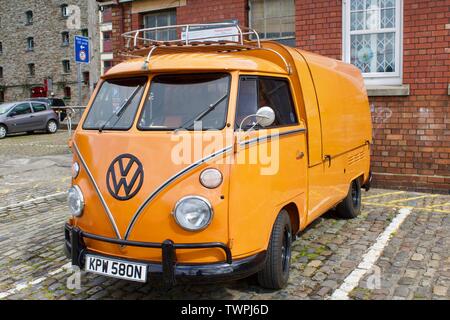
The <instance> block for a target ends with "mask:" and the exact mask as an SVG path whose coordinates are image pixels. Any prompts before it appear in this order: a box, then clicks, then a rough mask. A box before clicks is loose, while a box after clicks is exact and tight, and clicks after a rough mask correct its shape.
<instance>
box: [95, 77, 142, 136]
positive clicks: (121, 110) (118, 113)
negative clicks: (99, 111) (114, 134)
mask: <svg viewBox="0 0 450 320" xmlns="http://www.w3.org/2000/svg"><path fill="white" fill-rule="evenodd" d="M140 89H141V85H138V86H137V87H136V89H134V91H133V92H132V93H131V95H130V96H129V97H128V98H127V99H126V100H125V101H124V102H123V103H122V105H121V106H120V107H119V109H117V111H116V112H113V114H112V115H111V116H110V117H109V118H108V120H106V122H105V123H104V124H102V125H101V126H100V128H98V132H102V131H103V129H105V127H106V125H107V124H108V123H109V122H110V121H111V119H112V118H113V117H114V116H116V117H117V120H116V121H115V122H114V124H113V125H112V126H111V128H114V126H115V125H116V123H117V122H118V121H119V120H120V118H121V117H122V115H123V114H124V113H125V110H126V109H127V108H128V106H129V105H130V102H131V101H133V99H134V97H135V95H136V93H137V92H138V91H139V90H140Z"/></svg>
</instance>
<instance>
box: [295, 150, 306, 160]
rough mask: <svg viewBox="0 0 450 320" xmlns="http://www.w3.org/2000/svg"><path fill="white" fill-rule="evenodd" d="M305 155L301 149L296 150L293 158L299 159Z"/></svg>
mask: <svg viewBox="0 0 450 320" xmlns="http://www.w3.org/2000/svg"><path fill="white" fill-rule="evenodd" d="M304 156H305V153H304V152H303V151H297V154H296V155H295V159H297V160H300V159H303V157H304Z"/></svg>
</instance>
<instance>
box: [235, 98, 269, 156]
mask: <svg viewBox="0 0 450 320" xmlns="http://www.w3.org/2000/svg"><path fill="white" fill-rule="evenodd" d="M250 117H256V121H255V122H254V123H253V124H252V127H251V128H250V129H248V130H247V131H245V132H244V135H243V136H241V135H240V133H241V132H242V125H243V124H244V122H245V121H246V120H247V119H248V118H250ZM274 121H275V111H273V109H272V108H271V107H268V106H264V107H261V108H259V109H258V111H256V113H255V114H250V115H248V116H246V117H245V118H244V119H242V121H241V123H240V124H239V131H238V136H237V141H236V142H237V146H239V145H240V143H241V140H242V139H243V138H244V137H245V134H247V133H249V132H251V131H252V130H253V128H255V127H256V126H257V125H258V124H259V125H260V126H262V127H264V128H265V127H268V126H270V125H271V124H272V123H273V122H274ZM235 150H236V151H235V152H237V150H238V149H235Z"/></svg>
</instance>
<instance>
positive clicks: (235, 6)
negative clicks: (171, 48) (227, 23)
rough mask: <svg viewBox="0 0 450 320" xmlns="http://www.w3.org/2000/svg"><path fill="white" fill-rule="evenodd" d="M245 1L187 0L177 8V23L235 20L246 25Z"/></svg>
mask: <svg viewBox="0 0 450 320" xmlns="http://www.w3.org/2000/svg"><path fill="white" fill-rule="evenodd" d="M246 7H247V1H246V0H187V3H186V6H183V7H179V8H177V23H178V24H185V23H207V22H220V21H223V20H231V19H237V20H239V24H241V25H247V20H248V18H247V9H246Z"/></svg>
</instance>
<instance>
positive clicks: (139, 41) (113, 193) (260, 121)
mask: <svg viewBox="0 0 450 320" xmlns="http://www.w3.org/2000/svg"><path fill="white" fill-rule="evenodd" d="M211 30H214V32H211ZM164 34H166V35H167V34H170V35H172V36H174V37H176V36H177V37H178V39H176V40H171V41H157V40H154V38H155V37H156V38H159V37H160V36H162V35H164ZM155 35H156V36H155ZM158 35H159V36H158ZM124 37H125V38H126V39H127V41H128V50H126V51H125V52H123V53H122V54H123V55H124V56H127V57H128V58H129V59H128V60H126V61H125V62H123V63H120V64H118V65H117V66H115V67H113V68H112V69H111V70H110V71H109V72H108V73H107V74H106V75H105V76H103V77H102V79H101V81H100V83H99V85H98V86H97V88H96V90H95V92H94V94H93V96H92V98H91V100H90V101H89V104H88V107H87V110H86V112H85V113H84V115H83V117H82V119H81V121H80V125H79V126H78V128H77V129H76V131H75V133H74V135H73V137H72V138H71V140H70V141H69V145H70V147H71V149H72V151H73V166H72V175H73V179H72V187H71V188H70V189H69V192H68V203H69V208H70V211H71V215H72V217H71V218H70V219H69V221H68V222H67V224H66V226H65V240H66V241H65V249H66V253H67V255H68V256H69V257H70V259H71V261H72V264H73V265H76V266H79V267H81V268H83V269H85V270H86V271H88V272H94V273H99V274H102V275H105V276H112V277H118V278H122V279H127V280H133V281H141V282H152V281H160V279H161V278H162V280H163V281H164V282H165V283H167V284H169V285H173V284H174V283H176V281H178V280H181V279H183V278H187V279H189V278H191V279H196V281H208V282H209V281H214V280H227V279H238V278H244V277H247V276H249V275H251V274H255V273H257V274H258V279H259V282H260V284H261V286H263V287H267V288H274V289H279V288H282V287H284V286H285V285H286V284H287V282H288V277H289V267H290V257H291V246H292V241H294V239H295V238H296V236H297V235H298V234H299V232H300V231H301V230H303V229H305V227H306V226H307V225H308V224H310V223H311V222H312V221H314V219H316V218H317V217H319V216H320V215H322V214H323V213H325V212H326V211H328V210H330V209H332V208H335V211H336V214H337V215H339V216H340V217H342V218H353V217H356V216H357V215H358V214H359V212H360V209H361V189H362V187H363V188H366V189H367V188H369V184H370V177H371V175H370V170H369V169H370V146H371V140H372V137H371V118H370V110H369V105H368V99H367V94H366V90H365V87H364V82H363V78H362V77H361V73H360V72H359V70H358V69H357V68H355V67H354V66H352V65H349V64H346V63H343V62H341V61H337V60H333V59H329V58H326V57H322V56H319V55H316V54H312V53H309V52H305V51H302V50H299V49H294V48H290V47H287V46H284V45H282V44H279V43H276V42H271V41H260V40H259V37H258V34H257V33H256V32H255V31H254V30H251V29H244V28H240V27H238V26H235V25H231V24H209V25H183V26H171V27H160V28H153V29H141V30H136V31H132V32H129V33H126V34H124Z"/></svg>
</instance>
